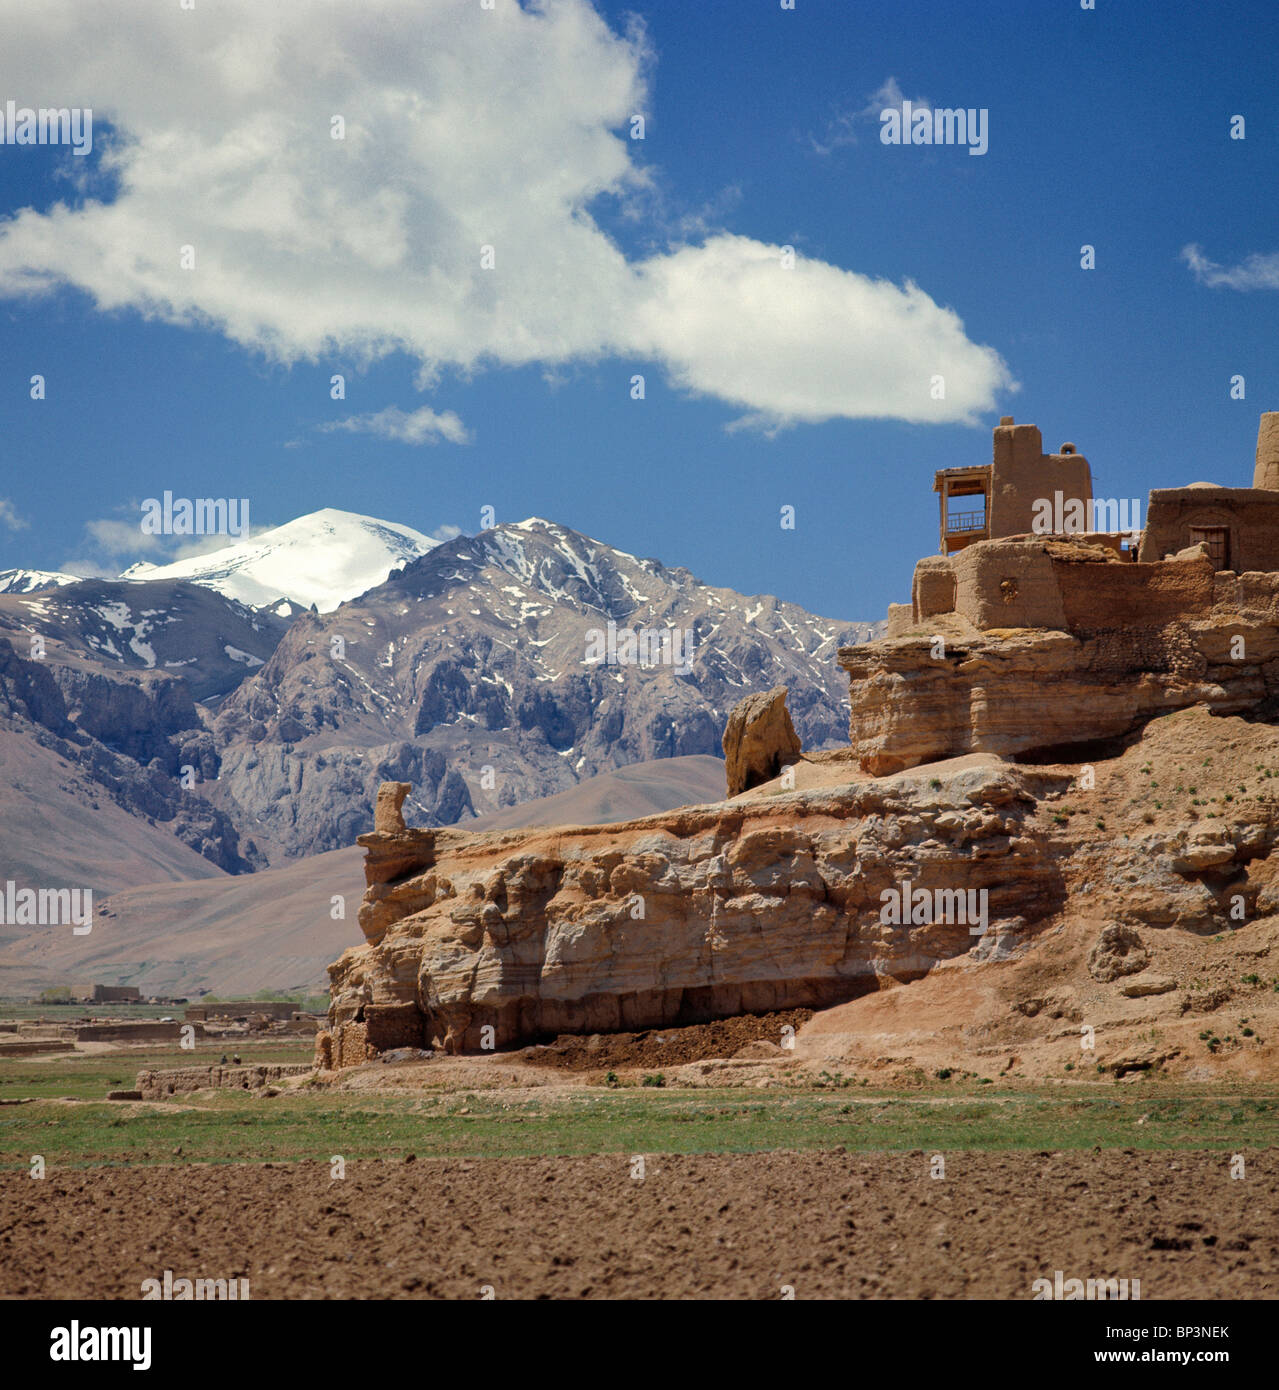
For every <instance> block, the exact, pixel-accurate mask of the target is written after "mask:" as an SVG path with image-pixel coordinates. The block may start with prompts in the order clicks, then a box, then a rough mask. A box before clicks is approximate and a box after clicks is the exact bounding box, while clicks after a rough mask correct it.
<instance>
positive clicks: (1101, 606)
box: [913, 536, 1216, 635]
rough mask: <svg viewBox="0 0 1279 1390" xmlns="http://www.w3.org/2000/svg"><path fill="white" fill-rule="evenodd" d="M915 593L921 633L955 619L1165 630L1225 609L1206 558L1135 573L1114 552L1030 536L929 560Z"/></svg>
mask: <svg viewBox="0 0 1279 1390" xmlns="http://www.w3.org/2000/svg"><path fill="white" fill-rule="evenodd" d="M913 588H914V610H913V616H914V621H915V625H916V626H918V625H920V624H921V623H927V621H928V619H929V618H935V617H940V616H944V615H945V614H946V613H948V612H950V611H952V610H953V611H954V612H956V613H957V614H958V615H959V616H960V617H962V618H965V619H967V620H968V622H970V623H971V624H972V625H973V626H974V627H975V628H979V629H980V630H982V631H992V630H998V629H1006V628H1047V629H1051V630H1055V631H1062V632H1073V633H1076V634H1080V635H1091V634H1093V633H1096V632H1100V631H1104V630H1107V629H1112V628H1125V627H1142V628H1158V627H1162V626H1165V625H1167V624H1168V623H1173V622H1179V621H1181V620H1183V619H1186V618H1197V617H1203V616H1205V615H1206V614H1207V613H1208V612H1209V611H1210V610H1211V608H1212V606H1213V603H1214V602H1215V601H1216V588H1215V577H1214V571H1213V567H1212V564H1211V562H1210V561H1209V560H1207V559H1206V558H1205V557H1204V556H1203V553H1202V551H1200V550H1198V549H1196V550H1195V551H1193V552H1189V553H1186V554H1182V555H1179V556H1177V557H1175V558H1173V559H1169V560H1160V561H1156V562H1154V563H1149V564H1147V563H1137V564H1134V563H1132V562H1131V561H1126V560H1122V559H1120V558H1119V556H1118V554H1117V553H1116V552H1115V551H1114V550H1113V549H1112V548H1110V547H1108V546H1102V545H1095V544H1092V543H1090V542H1087V541H1084V540H1057V539H1049V538H1040V537H1028V536H1013V537H1007V538H1005V539H1003V540H994V541H983V542H980V543H979V544H976V545H970V546H969V547H968V548H967V549H965V550H962V551H960V552H959V554H957V555H954V556H951V557H950V558H943V557H942V556H937V555H930V556H928V557H926V558H925V559H923V560H921V561H920V562H919V563H918V564H917V565H916V567H915V578H914V586H913ZM948 601H949V603H950V606H949V607H947V606H946V604H947V603H948Z"/></svg>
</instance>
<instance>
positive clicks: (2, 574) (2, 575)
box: [0, 569, 80, 594]
mask: <svg viewBox="0 0 1279 1390" xmlns="http://www.w3.org/2000/svg"><path fill="white" fill-rule="evenodd" d="M79 582H80V576H79V575H78V574H63V573H62V572H61V571H60V570H22V569H17V570H0V594H34V593H37V592H38V591H39V590H41V589H59V588H61V587H62V586H63V585H64V584H78V583H79Z"/></svg>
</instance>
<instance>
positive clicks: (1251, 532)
mask: <svg viewBox="0 0 1279 1390" xmlns="http://www.w3.org/2000/svg"><path fill="white" fill-rule="evenodd" d="M1195 526H1224V527H1226V528H1227V529H1228V530H1229V532H1230V560H1229V564H1228V566H1227V568H1229V569H1232V570H1234V571H1236V573H1243V572H1245V571H1248V570H1257V571H1269V570H1279V491H1275V492H1271V491H1263V490H1258V489H1257V488H1242V487H1239V488H1228V487H1202V486H1197V487H1178V488H1157V489H1155V491H1153V492H1152V493H1151V494H1150V505H1149V507H1148V508H1147V512H1146V530H1145V533H1144V534H1143V536H1142V538H1141V549H1140V551H1139V553H1138V556H1137V558H1138V559H1139V560H1140V561H1142V562H1143V563H1148V562H1150V561H1153V560H1162V559H1163V558H1164V556H1165V555H1175V554H1176V553H1177V552H1178V551H1179V550H1185V549H1186V548H1187V547H1188V546H1190V545H1191V544H1192V541H1191V536H1190V530H1191V528H1192V527H1195Z"/></svg>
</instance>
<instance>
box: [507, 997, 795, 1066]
mask: <svg viewBox="0 0 1279 1390" xmlns="http://www.w3.org/2000/svg"><path fill="white" fill-rule="evenodd" d="M812 1016H813V1011H812V1009H787V1010H785V1011H783V1012H778V1013H771V1014H741V1015H739V1016H738V1017H737V1018H724V1019H719V1020H717V1021H715V1022H713V1023H694V1024H689V1025H687V1026H686V1027H683V1028H651V1029H649V1030H647V1031H646V1032H643V1033H595V1034H592V1035H591V1036H590V1037H580V1036H574V1035H570V1034H562V1035H561V1036H560V1037H558V1038H556V1039H555V1041H554V1042H552V1043H548V1044H545V1045H542V1046H537V1047H526V1048H522V1049H521V1050H520V1051H519V1052H518V1053H516V1054H515V1056H517V1057H518V1058H519V1059H520V1060H521V1061H524V1062H529V1063H531V1064H533V1065H535V1066H540V1067H558V1068H563V1069H564V1070H566V1071H605V1070H610V1069H617V1068H626V1069H630V1068H636V1067H641V1068H642V1067H653V1068H657V1067H678V1066H683V1065H684V1063H686V1062H700V1061H702V1060H703V1059H704V1058H707V1057H732V1056H734V1055H735V1054H736V1053H737V1052H738V1051H740V1049H742V1048H743V1047H746V1046H747V1045H748V1044H750V1043H754V1042H765V1043H770V1044H772V1046H773V1047H774V1048H775V1049H777V1052H778V1055H779V1056H780V1055H781V1045H782V1039H783V1036H784V1035H783V1032H782V1030H783V1029H784V1028H786V1027H790V1028H793V1029H794V1031H795V1032H796V1033H798V1032H799V1030H800V1029H801V1028H802V1027H803V1026H804V1024H805V1023H807V1022H808V1020H809V1019H810V1018H812Z"/></svg>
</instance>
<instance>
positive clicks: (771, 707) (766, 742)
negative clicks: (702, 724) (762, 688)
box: [723, 685, 801, 796]
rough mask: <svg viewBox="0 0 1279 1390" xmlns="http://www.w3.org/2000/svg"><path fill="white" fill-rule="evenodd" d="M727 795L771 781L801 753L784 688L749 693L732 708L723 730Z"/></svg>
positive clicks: (776, 686)
mask: <svg viewBox="0 0 1279 1390" xmlns="http://www.w3.org/2000/svg"><path fill="white" fill-rule="evenodd" d="M723 744H724V761H725V763H726V765H727V766H726V775H727V779H728V794H729V796H736V795H737V794H738V793H739V792H744V791H749V790H750V789H751V788H752V787H758V786H759V785H760V784H761V783H763V782H771V781H772V780H773V778H774V777H776V776H777V774H778V773H779V772H781V770H782V768H784V767H786V766H787V765H788V764H790V763H793V762H795V760H796V759H797V758H798V757H799V755H800V751H801V749H800V742H799V735H798V734H796V732H795V726H794V724H792V723H791V717H790V711H789V710H788V709H787V708H786V687H785V686H784V685H775V686H774V687H773V688H772V690H769V691H766V692H765V693H763V694H759V695H748V696H747V697H746V698H745V699H744V700H742V701H740V702H739V703H738V704H737V705H735V706H734V707H733V711H732V713H731V714H730V715H729V716H728V724H727V726H726V727H725V729H724V740H723Z"/></svg>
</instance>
